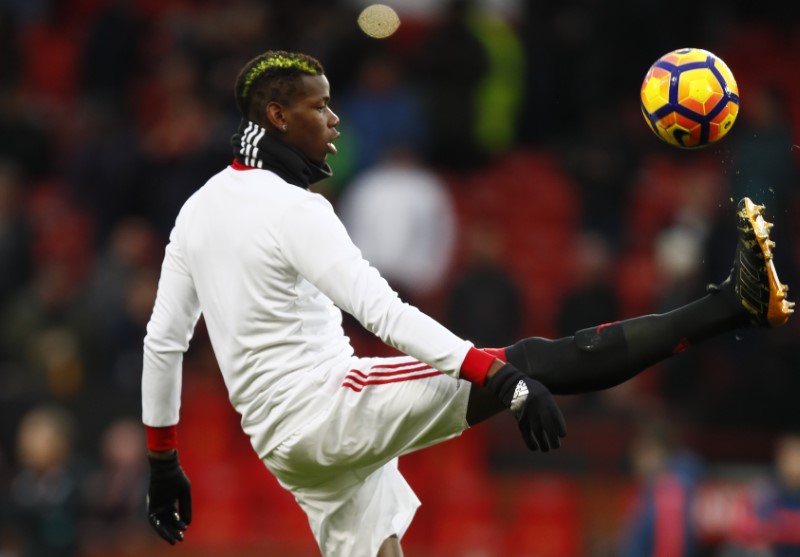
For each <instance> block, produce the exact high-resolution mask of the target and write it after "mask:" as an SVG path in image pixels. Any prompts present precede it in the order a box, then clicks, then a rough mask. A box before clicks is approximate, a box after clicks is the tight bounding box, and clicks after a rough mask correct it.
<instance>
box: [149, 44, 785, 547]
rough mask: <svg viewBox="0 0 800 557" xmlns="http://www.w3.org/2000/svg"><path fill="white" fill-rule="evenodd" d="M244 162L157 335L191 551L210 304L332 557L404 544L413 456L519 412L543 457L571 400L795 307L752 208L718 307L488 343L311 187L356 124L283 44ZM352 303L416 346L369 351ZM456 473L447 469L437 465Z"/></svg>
mask: <svg viewBox="0 0 800 557" xmlns="http://www.w3.org/2000/svg"><path fill="white" fill-rule="evenodd" d="M235 95H236V103H237V106H238V108H239V109H240V111H241V114H242V117H243V118H242V122H241V124H240V127H239V129H238V131H237V132H236V133H235V134H234V136H233V140H232V146H233V152H234V160H233V162H232V164H231V165H230V166H228V167H227V168H225V169H223V170H221V171H220V172H219V173H218V174H217V175H215V176H213V177H212V178H211V179H210V180H209V181H208V182H207V183H206V184H205V185H204V186H202V187H201V188H200V189H199V190H198V191H197V192H196V193H195V194H194V195H192V196H191V197H190V198H189V200H188V201H186V203H185V205H184V206H183V207H182V209H181V210H180V212H179V214H178V216H177V219H176V222H175V226H174V228H173V230H172V233H171V235H170V241H169V244H168V245H167V248H166V253H165V256H164V261H163V265H162V271H161V278H160V282H159V287H158V295H157V298H156V302H155V307H154V309H153V313H152V316H151V319H150V322H149V324H148V326H147V336H146V337H145V341H144V369H143V376H142V412H143V422H144V424H145V427H146V432H147V440H148V456H149V461H150V465H151V479H150V486H149V491H148V516H149V519H150V522H151V524H152V525H153V527H154V528H155V530H156V531H157V532H158V534H160V535H161V536H162V537H163V538H164V539H165V540H167V541H168V542H170V543H172V544H174V543H176V541H180V540H183V537H184V531H185V530H186V528H187V525H188V524H189V523H190V522H191V518H192V506H191V490H190V484H189V481H188V479H187V478H186V476H185V474H184V472H183V470H182V468H181V466H180V463H179V460H178V452H177V445H178V443H177V435H176V425H177V423H178V417H179V406H180V392H181V367H182V358H183V353H184V352H185V351H186V350H187V348H188V344H189V340H190V339H191V337H192V333H193V330H194V327H195V324H196V322H197V320H198V318H199V316H200V314H201V313H202V314H203V316H204V318H205V322H206V325H207V328H208V333H209V337H210V339H211V344H212V346H213V349H214V353H215V356H216V358H217V362H218V364H219V367H220V370H221V372H222V375H223V377H224V380H225V383H226V386H227V389H228V391H229V393H228V394H229V398H230V400H231V403H232V404H233V406H234V407H235V409H236V410H237V412H238V413H239V414H240V415H241V424H242V428H243V430H244V432H245V433H246V434H247V435H248V436H249V437H250V440H251V444H252V446H253V448H254V450H255V451H256V453H257V454H258V456H259V458H261V459H262V461H263V462H264V463H265V465H266V467H267V468H268V469H269V471H270V472H271V473H273V474H274V475H275V477H276V478H277V479H278V481H279V482H280V484H281V485H282V486H283V487H284V488H286V489H287V490H289V491H290V492H291V493H292V495H293V496H294V497H295V499H296V500H297V502H298V503H299V504H300V506H301V507H302V508H303V510H304V511H305V513H306V514H307V516H308V520H309V524H310V526H311V530H312V532H313V534H314V536H315V538H316V540H317V542H318V544H319V547H320V550H321V552H322V553H323V554H324V555H326V556H347V557H358V556H364V557H374V556H375V555H379V556H381V557H386V556H391V555H402V550H401V546H400V542H399V539H400V538H401V537H402V535H403V533H404V532H405V530H406V529H407V527H408V526H409V523H410V522H411V519H412V517H413V515H414V512H415V510H416V508H417V507H418V505H419V501H418V500H417V498H416V496H415V495H414V493H413V491H412V490H411V489H410V487H409V486H408V484H407V483H406V482H405V480H404V479H403V477H402V476H401V475H400V473H399V472H398V469H397V457H398V456H399V455H402V454H405V453H408V452H410V451H415V450H418V449H421V448H423V447H426V446H428V445H431V444H434V443H438V442H441V441H444V440H446V439H449V438H452V437H454V436H457V435H459V434H460V433H461V432H462V431H464V430H465V429H466V428H468V427H469V426H471V425H474V424H476V423H478V422H480V421H481V420H483V419H486V418H488V417H490V416H492V415H494V414H497V413H498V412H500V411H503V410H505V409H508V410H510V411H511V412H512V413H513V415H514V416H515V417H516V419H517V421H518V423H519V427H520V431H521V433H522V437H523V439H524V441H525V443H526V444H527V446H528V447H529V448H530V449H531V450H542V451H548V450H550V449H556V448H558V447H559V446H560V443H561V438H562V437H564V435H565V434H566V430H565V425H564V421H563V418H562V416H561V413H560V411H559V409H558V407H557V406H556V404H555V402H554V400H553V398H552V396H551V392H552V393H556V394H558V393H578V392H584V391H590V390H596V389H603V388H607V387H611V386H613V385H616V384H618V383H620V382H622V381H625V380H627V379H628V378H630V377H632V376H634V375H635V374H637V373H639V372H640V371H642V370H643V369H645V368H646V367H648V366H650V365H651V364H653V363H655V362H657V361H659V360H661V359H664V358H666V357H668V356H669V355H671V354H673V353H674V352H676V351H677V350H681V349H683V348H685V347H686V346H689V345H691V344H693V343H696V342H698V341H701V340H703V339H706V338H709V337H712V336H714V335H717V334H720V333H723V332H725V331H732V330H735V329H737V328H739V327H744V326H777V325H781V324H783V323H784V322H785V321H786V320H787V319H788V317H789V314H790V313H791V311H792V308H791V305H792V304H790V303H789V302H788V301H786V299H785V298H786V287H785V286H783V285H782V284H781V283H780V282H779V281H778V278H777V275H776V272H775V268H774V266H773V263H772V252H771V248H772V243H771V242H770V240H769V234H768V232H769V228H768V225H767V224H766V223H765V222H764V220H763V217H762V216H761V208H760V207H758V206H756V205H754V204H753V203H752V202H750V200H748V199H744V200H742V202H741V203H740V205H739V243H738V246H737V248H736V256H735V260H734V266H733V271H732V273H731V275H730V277H728V278H727V280H725V281H724V282H722V283H721V284H720V285H717V286H714V287H713V288H712V289H711V291H710V292H709V293H708V294H707V295H706V296H705V297H703V298H702V299H700V300H697V301H696V302H694V303H692V304H689V305H687V306H685V307H681V308H678V309H676V310H674V311H672V312H670V313H667V314H663V315H650V316H644V317H638V318H635V319H629V320H626V321H621V322H618V323H612V324H606V325H602V326H598V327H596V328H591V329H586V330H582V331H578V332H577V333H575V335H574V336H572V337H568V338H562V339H558V340H545V339H541V338H528V339H523V340H521V341H519V342H517V343H516V344H514V345H513V346H509V347H506V348H499V349H486V350H482V349H479V348H477V347H475V346H473V345H472V344H471V343H470V342H469V341H467V340H463V339H460V338H458V337H456V336H455V335H453V334H452V333H451V332H449V331H448V330H447V329H446V328H444V327H443V326H441V325H440V324H438V323H437V322H436V321H434V320H433V319H431V318H429V317H428V316H426V315H424V314H423V313H422V312H420V311H419V310H418V309H416V308H414V307H412V306H410V305H408V304H405V303H404V302H402V301H401V300H400V299H399V298H398V296H397V294H396V293H395V292H393V291H392V289H391V288H390V287H389V285H388V284H387V282H386V281H385V280H384V279H382V278H381V276H380V275H379V273H378V272H377V271H376V270H375V269H374V268H373V267H371V266H370V265H369V264H368V263H367V262H366V261H365V260H364V259H363V258H362V257H361V253H360V252H359V250H358V249H357V248H356V246H354V245H353V243H352V241H351V240H350V238H349V237H348V235H347V233H346V231H345V229H344V227H343V226H342V224H341V222H340V221H339V220H338V218H337V217H336V215H335V214H334V211H333V208H332V207H331V205H330V204H329V203H328V202H327V201H326V200H325V199H324V198H323V197H322V196H320V195H317V194H314V193H311V192H310V191H309V189H308V187H309V185H310V184H312V183H314V182H316V181H318V180H320V179H322V178H325V177H326V176H329V175H330V169H329V167H328V165H327V164H326V163H325V160H326V157H327V156H328V155H329V154H335V153H336V148H335V147H334V144H333V142H334V140H335V139H336V137H337V136H338V135H339V132H338V131H337V130H336V126H337V124H338V123H339V118H338V117H337V116H336V114H334V112H333V111H332V110H331V108H330V105H329V103H330V90H329V84H328V80H327V78H326V77H325V73H324V71H323V68H322V66H321V65H320V64H319V62H318V61H316V60H315V59H313V58H311V57H309V56H307V55H304V54H298V53H289V52H282V51H269V52H266V53H264V54H261V55H260V56H257V57H256V58H254V59H253V60H251V61H249V62H248V63H247V64H246V65H245V66H244V67H243V69H242V70H241V72H240V74H239V76H238V78H237V80H236V85H235ZM340 310H343V311H346V312H348V313H350V314H352V315H353V316H354V317H355V318H356V319H358V321H359V322H360V323H362V324H363V325H364V326H365V327H366V328H367V329H369V330H370V331H372V332H373V333H374V334H376V335H377V336H379V337H380V338H381V339H382V340H383V341H384V342H386V343H388V344H390V345H392V346H394V347H396V348H397V349H399V350H400V351H401V352H403V353H404V354H407V355H408V357H394V358H359V357H357V356H355V355H354V353H353V349H352V347H351V346H350V344H349V341H348V339H347V337H345V335H344V333H343V331H342V326H341V311H340ZM438 473H440V474H447V470H440V471H438Z"/></svg>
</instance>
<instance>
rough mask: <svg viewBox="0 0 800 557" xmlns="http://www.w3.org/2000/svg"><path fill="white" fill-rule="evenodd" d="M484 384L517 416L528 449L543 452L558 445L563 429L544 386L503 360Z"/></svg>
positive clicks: (559, 416)
mask: <svg viewBox="0 0 800 557" xmlns="http://www.w3.org/2000/svg"><path fill="white" fill-rule="evenodd" d="M486 388H487V389H489V390H490V391H491V392H492V393H494V395H495V396H496V397H497V398H498V399H499V400H500V402H502V403H503V404H504V405H505V406H506V407H508V409H509V410H511V413H512V414H514V417H515V418H517V423H518V424H519V429H520V431H521V432H522V438H523V439H524V440H525V444H526V445H527V446H528V448H529V449H530V450H532V451H537V450H541V451H542V452H547V451H549V450H550V449H557V448H559V447H560V446H561V439H560V438H561V437H564V436H565V435H566V434H567V429H566V425H565V424H564V417H563V416H562V415H561V410H559V409H558V406H556V402H555V400H553V396H552V395H551V394H550V391H548V390H547V387H545V386H544V385H542V384H541V383H540V382H539V381H537V380H536V379H533V378H531V377H528V376H527V375H525V374H524V373H522V372H521V371H520V370H518V369H517V368H515V367H514V366H512V365H511V364H506V365H504V366H503V367H501V368H500V369H499V370H497V372H496V373H495V374H494V375H492V376H491V377H489V378H488V379H487V380H486Z"/></svg>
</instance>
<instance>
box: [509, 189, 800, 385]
mask: <svg viewBox="0 0 800 557" xmlns="http://www.w3.org/2000/svg"><path fill="white" fill-rule="evenodd" d="M763 209H764V208H763V207H762V206H759V205H756V204H754V203H753V202H752V201H751V200H750V199H747V198H745V199H742V200H741V201H740V202H739V206H738V221H737V229H738V235H739V240H738V243H737V246H736V254H735V257H734V263H733V270H732V271H731V274H730V276H729V277H728V278H727V279H726V280H725V281H724V282H723V283H721V284H719V285H711V286H709V293H708V294H707V295H706V296H705V297H703V298H701V299H699V300H697V301H695V302H692V303H690V304H687V305H685V306H682V307H680V308H677V309H675V310H673V311H670V312H668V313H664V314H659V315H646V316H643V317H636V318H633V319H627V320H624V321H619V322H616V323H608V324H604V325H600V326H598V327H594V328H591V329H584V330H582V331H578V332H577V333H575V336H572V337H565V338H561V339H557V340H548V339H543V338H536V337H534V338H527V339H523V340H521V341H519V342H517V343H516V344H514V345H512V346H509V347H507V348H505V350H504V352H505V357H506V358H507V359H508V361H509V362H511V363H512V364H514V365H515V366H516V367H517V368H519V369H521V370H523V371H525V372H527V373H529V374H530V375H531V376H532V377H534V378H536V379H538V380H539V381H541V382H542V383H544V384H545V385H546V386H547V387H548V388H549V389H550V390H551V391H552V392H553V393H556V394H570V393H580V392H589V391H596V390H600V389H606V388H609V387H613V386H615V385H618V384H620V383H622V382H624V381H626V380H628V379H630V378H631V377H633V376H634V375H636V374H638V373H640V372H641V371H643V370H644V369H646V368H648V367H650V366H651V365H653V364H655V363H657V362H659V361H661V360H664V359H666V358H668V357H670V356H671V355H673V354H676V353H678V352H682V351H683V350H685V349H686V348H688V347H690V346H691V345H693V344H696V343H697V342H700V341H702V340H705V339H708V338H711V337H714V336H717V335H719V334H721V333H725V332H729V331H733V330H736V329H739V328H742V327H748V326H758V327H777V326H780V325H783V324H784V323H786V321H787V319H788V318H789V315H791V314H792V313H793V312H794V304H793V303H791V302H789V301H788V300H787V299H786V293H787V290H788V287H787V286H786V285H784V284H782V283H781V282H780V280H779V279H778V274H777V271H776V270H775V265H774V262H773V254H772V249H773V248H774V247H775V244H774V242H772V240H770V238H769V231H770V228H771V227H772V225H771V224H769V223H767V222H766V221H765V220H764V217H763V214H762V213H763Z"/></svg>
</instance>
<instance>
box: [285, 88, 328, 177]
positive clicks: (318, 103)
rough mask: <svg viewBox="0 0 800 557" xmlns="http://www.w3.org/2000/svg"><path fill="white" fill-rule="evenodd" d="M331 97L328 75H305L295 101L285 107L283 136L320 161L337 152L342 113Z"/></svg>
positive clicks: (299, 149)
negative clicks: (332, 105) (333, 106)
mask: <svg viewBox="0 0 800 557" xmlns="http://www.w3.org/2000/svg"><path fill="white" fill-rule="evenodd" d="M330 98H331V94H330V85H329V84H328V78H327V77H325V76H324V75H313V76H312V75H306V76H303V77H302V78H301V81H300V86H299V87H298V90H297V92H296V93H295V95H294V98H293V100H292V103H291V104H290V105H288V106H284V107H283V108H284V116H285V122H286V132H285V133H284V134H283V140H284V141H285V142H286V143H288V144H289V145H291V146H292V147H294V148H295V149H297V150H298V151H300V152H301V153H303V154H304V155H305V156H306V157H308V159H309V160H311V161H314V162H317V163H322V162H324V161H325V157H326V156H327V155H328V153H332V154H336V147H334V146H333V141H334V140H335V139H336V138H337V137H339V132H338V131H336V125H337V124H338V123H339V117H338V116H336V114H334V112H333V111H332V110H331V109H330V107H329V106H328V102H329V101H330Z"/></svg>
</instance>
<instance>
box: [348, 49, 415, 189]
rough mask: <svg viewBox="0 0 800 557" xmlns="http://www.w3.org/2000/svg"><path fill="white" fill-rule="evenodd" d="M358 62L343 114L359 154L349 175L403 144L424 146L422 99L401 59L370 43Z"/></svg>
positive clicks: (377, 163)
mask: <svg viewBox="0 0 800 557" xmlns="http://www.w3.org/2000/svg"><path fill="white" fill-rule="evenodd" d="M367 52H368V53H369V54H367V55H366V56H365V58H364V60H363V61H362V62H361V63H360V64H359V66H358V70H357V72H356V75H355V81H354V83H353V85H352V86H351V87H350V88H349V89H348V90H347V91H346V92H345V93H344V95H342V102H341V112H342V118H343V120H345V121H346V122H347V135H350V134H352V137H350V138H349V139H348V140H349V141H350V146H351V148H352V149H353V154H352V155H351V156H352V157H353V158H354V160H353V161H352V164H351V167H350V168H349V169H347V170H348V171H349V172H350V173H352V174H350V175H348V176H340V177H338V178H337V180H340V181H341V180H344V181H346V180H347V178H349V177H351V176H352V175H358V174H359V173H361V172H363V171H366V170H369V169H370V168H371V167H373V166H376V165H379V164H380V163H381V162H382V159H383V158H384V157H385V156H386V154H387V153H389V152H390V151H392V150H393V149H396V148H397V147H398V146H400V145H408V146H413V148H414V149H415V150H416V151H417V152H424V149H425V145H424V138H425V132H426V131H427V130H423V116H422V104H421V100H420V98H419V96H418V94H417V93H416V92H415V91H414V90H413V89H412V88H411V87H409V86H407V85H406V83H407V81H406V80H405V79H404V77H403V75H402V70H401V68H400V64H399V62H398V61H397V59H396V58H395V57H393V56H392V55H391V54H390V53H389V52H387V51H386V50H385V49H382V48H381V47H380V46H377V47H371V48H370V50H369V51H367Z"/></svg>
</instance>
